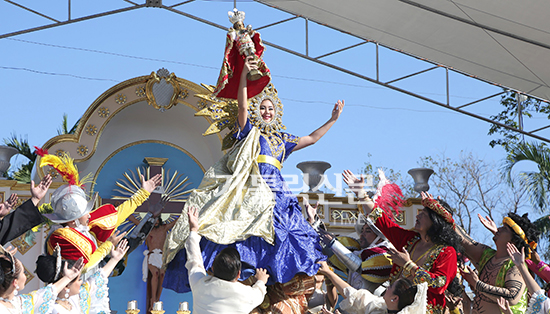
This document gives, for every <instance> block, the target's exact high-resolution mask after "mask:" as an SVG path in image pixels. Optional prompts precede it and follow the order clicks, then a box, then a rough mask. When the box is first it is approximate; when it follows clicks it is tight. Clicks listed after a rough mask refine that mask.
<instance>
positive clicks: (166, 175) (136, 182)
mask: <svg viewBox="0 0 550 314" xmlns="http://www.w3.org/2000/svg"><path fill="white" fill-rule="evenodd" d="M148 170H149V169H145V168H143V167H138V168H136V172H134V171H132V170H128V172H125V173H124V179H121V180H120V181H117V182H116V185H117V186H118V187H119V188H120V189H113V192H118V193H120V195H115V196H113V197H112V198H113V199H116V200H127V199H129V198H130V197H131V196H132V195H134V193H136V192H137V191H138V190H139V189H140V188H141V183H140V179H139V178H140V176H142V175H143V176H144V177H145V179H146V180H148V179H149V178H150V174H149V171H148ZM182 177H183V174H179V173H178V171H177V170H176V171H174V172H173V173H172V174H170V169H168V170H166V171H165V170H164V168H162V185H161V186H160V191H161V193H162V196H163V197H164V196H166V197H167V198H168V200H169V201H184V200H186V199H187V198H188V197H189V195H188V194H189V193H191V191H192V189H190V190H185V189H186V188H187V187H188V186H189V185H190V184H191V182H188V179H189V178H188V177H185V178H183V179H182ZM157 189H159V187H157Z"/></svg>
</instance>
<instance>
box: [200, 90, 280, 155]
mask: <svg viewBox="0 0 550 314" xmlns="http://www.w3.org/2000/svg"><path fill="white" fill-rule="evenodd" d="M202 86H203V87H204V88H206V89H207V90H208V91H209V92H210V93H209V94H196V95H195V96H196V97H198V98H200V99H201V101H200V103H201V108H202V109H201V110H200V111H199V112H197V113H195V115H196V116H207V117H209V118H210V119H212V120H213V122H212V123H211V124H210V126H209V127H208V129H207V130H206V132H204V133H203V134H202V135H204V136H206V135H210V134H215V133H219V132H221V131H223V130H224V129H226V128H229V133H228V134H227V135H226V136H225V137H224V139H223V143H222V150H225V149H228V148H231V147H232V146H233V144H234V142H235V138H234V137H233V134H234V133H236V131H237V115H238V112H239V108H238V103H237V100H235V99H226V98H217V97H215V96H214V95H213V92H214V89H215V86H210V85H205V84H202ZM264 100H270V101H271V102H272V103H273V107H274V109H275V117H273V119H271V121H270V122H265V121H264V120H263V119H262V116H261V114H260V104H261V103H262V101H264ZM205 103H206V104H205ZM203 106H204V107H203ZM248 116H249V120H250V123H252V125H254V126H256V127H257V128H258V129H259V130H260V131H261V132H262V133H266V134H271V133H275V132H280V131H282V130H286V127H285V126H284V125H283V121H282V118H283V105H282V104H281V101H280V100H279V97H278V96H277V90H276V89H275V87H274V86H273V85H272V84H269V85H268V86H266V88H264V90H263V91H262V92H261V93H260V94H258V95H256V96H255V97H253V98H250V99H249V100H248Z"/></svg>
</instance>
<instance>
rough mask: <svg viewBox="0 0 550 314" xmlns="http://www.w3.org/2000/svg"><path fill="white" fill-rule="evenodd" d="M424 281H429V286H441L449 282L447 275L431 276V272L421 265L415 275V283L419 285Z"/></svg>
mask: <svg viewBox="0 0 550 314" xmlns="http://www.w3.org/2000/svg"><path fill="white" fill-rule="evenodd" d="M423 282H427V283H428V287H429V288H441V287H443V286H444V285H445V283H446V282H447V277H446V276H437V277H435V278H432V276H430V274H428V272H427V271H426V270H424V269H423V268H422V267H419V268H418V269H417V270H416V273H415V275H414V278H413V283H414V284H415V285H419V284H421V283H423Z"/></svg>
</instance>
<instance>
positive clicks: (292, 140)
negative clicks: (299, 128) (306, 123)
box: [283, 133, 300, 144]
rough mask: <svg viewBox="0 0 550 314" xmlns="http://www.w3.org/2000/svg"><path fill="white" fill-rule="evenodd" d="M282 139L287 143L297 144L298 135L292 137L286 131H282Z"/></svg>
mask: <svg viewBox="0 0 550 314" xmlns="http://www.w3.org/2000/svg"><path fill="white" fill-rule="evenodd" d="M283 140H284V141H285V142H288V143H293V144H298V142H299V141H300V137H299V136H294V137H293V136H292V135H290V134H288V133H283Z"/></svg>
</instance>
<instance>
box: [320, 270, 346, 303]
mask: <svg viewBox="0 0 550 314" xmlns="http://www.w3.org/2000/svg"><path fill="white" fill-rule="evenodd" d="M319 265H321V267H319V272H320V273H321V274H323V275H325V277H327V278H328V279H329V280H330V281H331V282H332V284H333V285H334V286H335V287H336V290H338V293H339V294H340V295H342V296H344V297H345V294H344V289H345V288H347V287H350V285H349V284H348V283H347V282H345V281H344V280H343V279H342V278H340V276H338V275H336V274H335V273H334V272H333V271H332V270H331V269H330V267H328V264H327V262H325V261H322V262H319Z"/></svg>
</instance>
